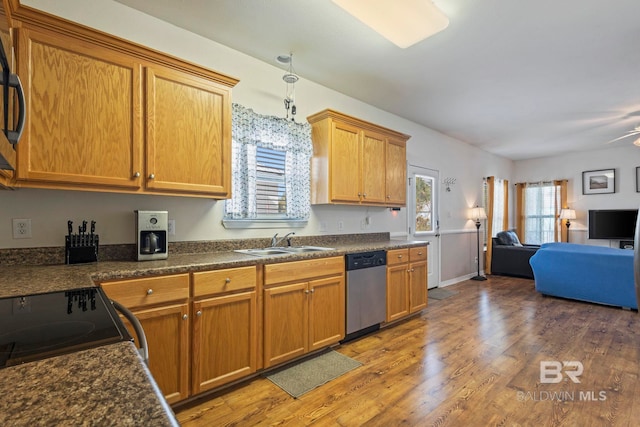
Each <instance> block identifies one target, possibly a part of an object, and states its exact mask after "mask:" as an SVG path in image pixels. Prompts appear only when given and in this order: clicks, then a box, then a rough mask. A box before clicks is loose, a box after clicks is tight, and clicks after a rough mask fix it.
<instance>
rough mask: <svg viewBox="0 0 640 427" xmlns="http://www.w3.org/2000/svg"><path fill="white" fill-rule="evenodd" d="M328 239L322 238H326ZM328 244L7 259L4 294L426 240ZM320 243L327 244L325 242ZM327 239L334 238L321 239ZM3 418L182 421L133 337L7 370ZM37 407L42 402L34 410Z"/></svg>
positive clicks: (1, 421) (25, 421) (1, 379)
mask: <svg viewBox="0 0 640 427" xmlns="http://www.w3.org/2000/svg"><path fill="white" fill-rule="evenodd" d="M319 243H322V242H318V243H316V244H319ZM331 243H332V244H331V246H330V247H331V248H334V249H332V250H329V251H323V252H309V253H304V254H283V255H272V256H266V257H256V256H252V255H246V254H242V253H237V252H234V251H232V250H226V251H219V252H207V253H191V254H182V253H180V254H170V255H169V258H168V259H167V260H162V261H143V262H136V261H106V262H98V263H92V264H76V265H11V266H0V298H1V297H11V296H19V295H30V294H37V293H46V292H54V291H61V290H68V289H74V288H81V287H86V286H92V285H94V284H96V283H99V282H102V281H107V280H114V279H122V278H133V277H143V276H155V275H162V274H175V273H184V272H189V271H203V270H213V269H221V268H232V267H240V266H245V265H256V264H268V263H276V262H287V261H297V260H301V259H310V258H321V257H327V256H340V255H345V254H347V253H355V252H363V251H371V250H389V249H399V248H408V247H415V246H419V245H425V244H427V243H426V242H417V241H407V240H392V239H386V240H380V241H360V242H350V243H344V244H343V243H339V242H331ZM320 245H321V244H320ZM321 246H327V245H321ZM0 395H1V396H3V397H2V403H1V404H0V407H1V408H2V410H0V425H12V426H13V425H18V426H21V425H83V426H84V425H105V424H107V425H123V426H129V425H136V426H137V425H153V426H164V425H174V423H176V421H175V418H174V415H173V412H172V411H171V409H170V408H169V406H168V405H167V404H166V401H165V400H164V398H163V397H162V396H161V395H160V393H159V391H158V390H157V387H156V386H155V382H154V381H153V379H152V377H151V375H150V373H149V371H148V370H147V369H146V367H145V365H144V364H143V363H142V360H141V359H140V358H139V356H138V354H137V352H136V350H135V348H134V347H133V344H131V343H119V344H112V345H106V346H103V347H98V348H95V349H91V350H85V351H80V352H77V353H72V354H67V355H63V356H58V357H53V358H49V359H44V360H41V361H37V362H31V363H26V364H24V365H19V366H14V367H10V368H5V369H1V370H0ZM32 408H37V409H36V410H35V411H34V410H31V409H32Z"/></svg>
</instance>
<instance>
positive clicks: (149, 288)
mask: <svg viewBox="0 0 640 427" xmlns="http://www.w3.org/2000/svg"><path fill="white" fill-rule="evenodd" d="M101 286H102V288H103V289H104V291H105V292H106V294H107V296H108V297H109V298H111V299H113V300H116V301H118V302H119V303H120V304H122V305H124V306H125V307H127V308H136V307H143V306H146V305H154V304H160V303H163V302H168V301H178V300H186V299H187V298H189V274H186V273H185V274H176V275H172V276H160V277H147V278H143V279H131V280H120V281H117V282H107V283H102V284H101Z"/></svg>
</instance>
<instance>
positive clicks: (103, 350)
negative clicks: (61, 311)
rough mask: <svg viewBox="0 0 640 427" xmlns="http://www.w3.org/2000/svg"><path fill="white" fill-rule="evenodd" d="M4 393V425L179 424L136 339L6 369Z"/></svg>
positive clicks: (1, 382)
mask: <svg viewBox="0 0 640 427" xmlns="http://www.w3.org/2000/svg"><path fill="white" fill-rule="evenodd" d="M114 360H117V363H114ZM0 396H2V405H1V406H2V410H0V425H3V426H39V425H47V426H53V425H69V426H104V425H111V426H177V425H178V422H177V421H176V419H175V416H174V414H173V412H172V411H171V408H169V406H168V405H167V403H166V401H165V400H164V398H162V397H161V396H160V395H159V391H158V389H157V386H156V385H155V381H154V380H153V378H152V377H151V374H150V373H149V371H148V369H147V368H146V365H145V364H144V363H143V362H142V359H141V358H140V356H139V354H138V352H137V350H136V349H135V347H134V345H133V344H132V343H131V342H120V343H118V344H111V345H107V346H102V347H96V348H93V349H89V350H84V351H78V352H76V353H72V354H66V355H62V356H57V357H52V358H49V359H44V360H40V361H37V362H31V363H25V364H23V365H17V366H13V367H9V368H5V369H0Z"/></svg>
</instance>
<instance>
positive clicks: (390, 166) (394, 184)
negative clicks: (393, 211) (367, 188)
mask: <svg viewBox="0 0 640 427" xmlns="http://www.w3.org/2000/svg"><path fill="white" fill-rule="evenodd" d="M406 151H407V149H406V143H405V142H404V141H397V140H394V139H388V140H387V159H386V174H387V177H386V186H387V204H389V205H393V206H405V205H406V204H407V152H406Z"/></svg>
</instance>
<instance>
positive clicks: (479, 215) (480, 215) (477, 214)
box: [469, 206, 487, 221]
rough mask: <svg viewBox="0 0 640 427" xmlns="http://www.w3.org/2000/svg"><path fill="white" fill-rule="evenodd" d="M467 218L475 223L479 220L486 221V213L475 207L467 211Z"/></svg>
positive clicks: (482, 209) (481, 208)
mask: <svg viewBox="0 0 640 427" xmlns="http://www.w3.org/2000/svg"><path fill="white" fill-rule="evenodd" d="M469 218H470V219H472V220H474V221H476V220H481V219H487V213H486V212H485V211H484V208H483V207H479V206H476V207H475V208H471V210H470V211H469Z"/></svg>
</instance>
